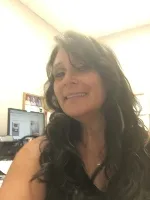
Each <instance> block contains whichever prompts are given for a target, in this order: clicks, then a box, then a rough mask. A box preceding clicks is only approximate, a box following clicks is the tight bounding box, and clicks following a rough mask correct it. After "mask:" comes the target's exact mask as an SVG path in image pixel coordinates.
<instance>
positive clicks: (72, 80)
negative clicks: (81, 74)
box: [63, 70, 78, 85]
mask: <svg viewBox="0 0 150 200" xmlns="http://www.w3.org/2000/svg"><path fill="white" fill-rule="evenodd" d="M63 81H64V85H70V84H77V83H78V77H77V75H76V73H75V72H73V71H72V70H71V71H68V72H67V73H66V74H65V77H64V80H63Z"/></svg>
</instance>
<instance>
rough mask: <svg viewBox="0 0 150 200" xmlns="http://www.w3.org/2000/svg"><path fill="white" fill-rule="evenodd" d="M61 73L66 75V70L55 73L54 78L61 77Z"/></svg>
mask: <svg viewBox="0 0 150 200" xmlns="http://www.w3.org/2000/svg"><path fill="white" fill-rule="evenodd" d="M61 75H62V76H63V75H64V72H58V73H55V74H54V78H59V77H61Z"/></svg>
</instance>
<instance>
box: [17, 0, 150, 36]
mask: <svg viewBox="0 0 150 200" xmlns="http://www.w3.org/2000/svg"><path fill="white" fill-rule="evenodd" d="M20 1H21V3H23V4H24V5H26V6H27V7H28V8H29V9H31V10H32V11H33V12H34V13H36V14H37V15H38V16H40V17H41V18H42V19H44V20H45V21H46V22H47V23H48V24H50V25H52V26H53V27H54V28H55V29H56V30H58V31H59V32H62V31H65V30H76V31H80V32H83V33H88V34H91V35H93V36H95V37H100V36H106V35H110V34H112V33H116V32H120V31H124V30H128V29H131V28H136V27H139V26H143V25H147V24H150V0H53V1H52V0H20Z"/></svg>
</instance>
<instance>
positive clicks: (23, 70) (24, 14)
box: [0, 0, 56, 135]
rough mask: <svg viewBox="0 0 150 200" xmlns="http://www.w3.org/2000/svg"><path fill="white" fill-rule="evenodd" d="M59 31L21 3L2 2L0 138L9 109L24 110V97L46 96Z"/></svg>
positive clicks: (0, 6) (4, 0)
mask: <svg viewBox="0 0 150 200" xmlns="http://www.w3.org/2000/svg"><path fill="white" fill-rule="evenodd" d="M55 34H56V31H55V30H54V29H53V28H52V27H51V26H49V25H48V24H46V23H45V22H44V21H43V20H42V19H40V18H38V17H37V16H36V15H35V14H33V13H32V12H31V11H30V10H28V9H27V8H26V7H25V6H23V4H21V3H19V1H17V0H16V1H15V0H14V1H11V0H1V1H0V75H1V76H0V135H4V134H6V131H7V108H8V107H12V108H18V109H22V93H23V92H28V93H33V94H38V95H41V94H43V83H44V82H45V80H46V73H45V66H46V63H47V61H48V58H49V55H50V52H51V49H52V45H53V40H52V39H53V36H54V35H55Z"/></svg>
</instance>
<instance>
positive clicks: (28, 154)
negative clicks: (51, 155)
mask: <svg viewBox="0 0 150 200" xmlns="http://www.w3.org/2000/svg"><path fill="white" fill-rule="evenodd" d="M45 141H46V140H45V138H44V137H38V138H36V139H34V140H32V141H30V142H28V143H27V144H25V145H24V146H23V147H22V148H21V149H20V151H19V152H18V153H17V155H16V157H15V159H14V161H13V163H12V165H11V167H10V169H9V171H8V174H7V175H6V178H5V180H4V183H3V185H2V188H1V189H0V197H1V198H2V197H3V199H4V200H5V199H6V200H7V199H16V200H24V199H25V200H30V199H37V200H43V199H44V198H43V196H44V190H45V186H44V184H42V183H39V182H38V181H36V180H35V181H33V182H31V181H30V180H31V178H32V176H33V175H34V174H35V173H36V172H37V171H38V170H39V169H40V164H39V157H40V154H41V150H40V149H41V148H43V147H44V143H45ZM35 190H36V194H35V192H34V191H35ZM8 191H9V193H8ZM6 192H7V195H8V196H7V197H6ZM34 197H36V198H34Z"/></svg>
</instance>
